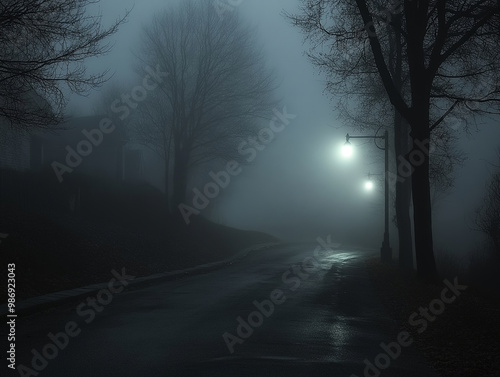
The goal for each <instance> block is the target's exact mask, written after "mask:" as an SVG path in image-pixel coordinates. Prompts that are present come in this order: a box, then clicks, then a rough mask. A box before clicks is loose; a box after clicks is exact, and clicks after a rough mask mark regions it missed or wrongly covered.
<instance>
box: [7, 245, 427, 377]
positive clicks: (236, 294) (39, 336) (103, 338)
mask: <svg viewBox="0 0 500 377" xmlns="http://www.w3.org/2000/svg"><path fill="white" fill-rule="evenodd" d="M315 246H316V245H314V244H310V245H305V244H300V245H299V244H296V245H283V246H280V247H276V248H273V249H268V250H265V251H259V252H255V253H252V254H250V255H249V256H248V257H247V258H245V259H244V260H242V261H240V262H237V263H235V264H233V265H231V266H228V267H226V268H223V269H220V270H217V271H213V272H210V273H207V274H204V275H198V276H192V277H189V278H184V279H180V280H177V281H170V282H164V283H160V284H156V285H153V286H150V287H147V288H133V287H129V288H126V289H125V290H124V291H123V292H120V293H116V294H114V295H113V296H112V299H111V302H110V303H109V304H107V305H98V306H95V307H94V309H93V308H92V306H91V305H90V304H88V303H86V302H85V300H82V302H81V305H80V303H78V302H77V303H73V304H67V305H65V306H61V307H58V308H55V309H51V310H49V311H46V312H43V313H38V314H36V315H32V316H29V317H26V318H19V319H18V324H17V360H16V362H17V364H18V366H19V365H21V364H22V365H23V366H25V367H26V369H24V372H23V373H19V371H16V372H12V371H11V370H9V369H7V368H5V363H3V365H2V373H0V375H1V376H3V375H4V373H3V372H4V371H5V370H7V373H6V375H12V376H31V375H35V374H32V373H31V371H33V372H36V373H37V375H36V376H40V377H101V376H102V377H115V376H116V377H118V376H120V377H129V376H130V377H132V376H134V377H139V376H148V377H165V376H258V377H261V376H313V375H320V376H323V375H325V376H332V377H334V376H344V377H351V376H352V377H354V376H357V377H361V376H365V375H366V376H372V377H375V376H376V374H375V371H374V370H373V369H371V370H366V371H365V369H366V363H365V362H364V360H365V359H368V360H369V361H370V362H372V363H375V361H376V359H377V357H378V359H377V360H378V361H379V363H381V364H380V365H383V364H384V363H386V364H387V363H388V364H387V367H385V365H384V369H383V370H381V371H380V376H398V377H413V376H419V377H420V376H428V377H432V376H436V375H435V374H434V373H433V372H432V371H431V370H430V369H429V368H428V367H426V364H425V361H423V359H422V358H421V357H420V356H418V355H417V353H416V351H415V350H414V348H413V346H411V345H410V346H408V347H401V354H400V355H399V356H397V357H395V358H394V359H393V358H391V357H389V356H387V357H384V356H379V354H381V353H383V350H382V348H381V346H380V343H381V342H385V343H386V344H387V343H390V342H394V341H396V340H397V337H398V333H399V332H400V331H401V329H400V328H399V327H398V326H397V324H396V323H395V322H394V321H393V320H391V319H390V318H389V316H388V315H387V313H386V312H385V309H384V308H383V306H382V305H381V303H380V300H379V299H378V297H377V296H376V294H375V293H374V292H373V290H372V288H371V286H370V282H369V278H368V274H367V270H366V263H365V261H366V259H367V258H371V257H373V256H375V255H376V254H375V253H372V252H362V251H351V250H342V249H340V250H335V251H328V252H326V253H324V254H322V255H321V257H320V258H319V259H320V261H321V264H320V265H316V266H313V265H312V264H311V263H309V262H312V260H311V259H309V260H308V263H305V264H304V265H302V262H303V261H304V260H305V259H306V258H308V257H312V256H313V251H314V249H315ZM112 277H113V276H112V275H111V273H110V279H111V278H112ZM101 299H108V300H109V298H106V297H104V296H102V297H101ZM258 306H260V311H259V309H258ZM78 307H79V310H77V308H78ZM99 310H100V312H99ZM242 323H243V324H242ZM65 328H66V329H67V330H68V329H69V331H68V333H69V334H70V335H74V336H67V337H66V336H65V335H61V334H59V335H58V337H56V339H58V340H59V342H60V346H64V347H62V348H63V349H61V347H59V348H56V346H50V345H48V344H54V343H56V342H55V341H54V340H53V339H54V338H53V339H52V340H51V338H50V337H49V336H48V334H49V333H52V334H58V333H60V332H61V331H65ZM4 348H5V347H2V349H4ZM44 349H45V353H46V354H47V355H48V356H50V357H51V358H52V359H50V360H47V358H46V357H44V359H43V360H40V358H37V357H35V356H34V355H36V354H37V352H40V353H41V355H42V357H43V353H44ZM56 353H57V355H56V356H55V354H56ZM54 356H55V357H54ZM33 359H35V362H33ZM374 367H375V368H376V365H375V366H374ZM28 368H29V369H28ZM30 369H31V371H30ZM37 369H38V370H37ZM380 369H381V368H380ZM365 372H366V374H365ZM353 375H354V376H353Z"/></svg>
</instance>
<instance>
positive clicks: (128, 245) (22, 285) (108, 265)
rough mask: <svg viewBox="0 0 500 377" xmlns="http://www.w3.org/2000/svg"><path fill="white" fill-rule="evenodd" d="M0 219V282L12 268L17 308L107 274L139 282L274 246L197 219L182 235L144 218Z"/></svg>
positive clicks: (10, 213)
mask: <svg viewBox="0 0 500 377" xmlns="http://www.w3.org/2000/svg"><path fill="white" fill-rule="evenodd" d="M0 212H1V214H2V216H1V221H0V225H1V229H2V232H5V233H8V234H9V235H8V237H7V238H6V239H3V240H2V244H1V245H0V247H1V251H2V252H1V253H0V266H1V267H2V268H1V270H0V279H1V280H0V281H2V282H4V281H5V282H6V281H7V265H8V264H10V263H15V264H16V295H17V298H18V300H23V299H26V298H30V297H35V296H39V295H43V294H47V293H52V292H57V291H62V290H66V289H73V288H78V287H82V286H85V285H90V284H96V283H102V282H106V281H108V280H109V279H110V278H111V277H112V275H111V271H112V270H113V269H114V270H117V271H121V270H122V268H125V270H126V272H127V273H128V274H131V275H134V276H138V277H140V276H147V275H151V274H155V273H159V272H166V271H173V270H179V269H184V268H188V267H194V266H197V265H200V264H205V263H210V262H214V261H219V260H223V259H227V258H229V257H231V256H233V255H234V254H235V253H236V252H238V251H239V250H241V249H243V248H245V247H248V246H250V245H253V244H256V243H265V242H273V241H276V240H275V239H274V238H273V237H271V236H268V235H266V234H262V233H258V232H249V231H243V230H237V229H232V228H229V227H225V226H221V225H217V224H214V223H211V222H209V221H207V220H202V219H199V220H197V221H194V222H193V223H192V225H190V226H189V227H185V226H175V225H173V224H172V223H169V222H168V221H167V220H166V219H160V218H158V217H155V218H150V219H149V220H148V218H147V217H146V216H142V217H139V216H136V217H134V218H135V219H136V221H135V223H133V224H123V223H118V222H117V221H110V219H104V218H96V217H92V218H86V217H81V216H78V217H75V216H68V215H60V214H59V215H56V214H52V215H51V216H42V215H40V214H36V213H34V212H29V213H27V212H23V211H22V210H20V209H19V208H9V207H7V206H0ZM3 286H5V290H6V284H5V285H3ZM6 297H7V295H2V300H1V301H2V302H5V301H6Z"/></svg>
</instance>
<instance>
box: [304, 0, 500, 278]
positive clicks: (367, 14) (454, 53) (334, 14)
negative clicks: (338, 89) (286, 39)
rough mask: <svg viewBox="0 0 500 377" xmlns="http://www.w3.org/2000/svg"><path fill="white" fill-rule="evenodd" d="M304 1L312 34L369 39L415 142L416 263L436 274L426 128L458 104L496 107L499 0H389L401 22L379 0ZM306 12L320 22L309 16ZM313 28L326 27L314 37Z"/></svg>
mask: <svg viewBox="0 0 500 377" xmlns="http://www.w3.org/2000/svg"><path fill="white" fill-rule="evenodd" d="M304 3H305V5H304V7H303V11H304V14H305V16H304V17H298V18H297V25H298V26H300V27H302V28H303V30H304V31H305V32H306V33H312V34H313V35H314V38H316V40H317V41H318V40H319V41H324V42H328V41H330V42H331V44H332V45H335V43H337V42H339V41H340V42H342V43H343V44H344V45H348V46H350V47H351V48H357V49H360V48H362V49H363V51H366V48H365V45H367V46H369V48H368V50H369V51H370V54H371V55H372V57H373V61H374V64H375V66H374V68H375V69H374V72H376V73H377V74H378V75H379V77H380V79H381V82H382V84H383V86H384V89H385V91H386V93H387V96H388V98H389V100H390V102H391V104H392V105H393V106H394V107H395V110H396V111H397V112H398V113H399V114H401V116H402V117H403V118H404V119H405V120H406V122H407V123H408V124H409V128H410V136H411V143H412V147H411V150H410V151H409V153H408V154H407V157H408V158H407V160H408V162H409V163H410V166H411V171H412V176H411V181H412V199H413V208H414V233H415V246H416V257H417V258H416V259H417V270H418V273H419V275H421V276H425V277H433V276H435V275H436V267H435V260H434V249H433V236H432V214H431V192H430V153H429V152H430V151H431V150H432V149H433V143H432V142H433V140H432V138H431V132H436V131H437V130H439V128H440V127H443V126H444V125H445V122H444V121H445V119H446V118H447V117H448V116H450V115H451V114H453V112H454V111H456V109H457V107H459V106H460V105H463V106H466V107H468V108H469V109H470V110H471V111H472V112H473V114H481V113H496V114H498V113H499V106H498V104H499V103H500V96H499V94H500V92H499V90H498V86H497V84H498V82H499V81H498V79H499V77H498V75H499V73H500V70H499V68H500V67H499V64H500V63H499V57H500V56H499V55H500V49H499V44H500V43H499V42H500V39H499V35H498V33H499V7H498V4H497V3H495V2H491V1H485V0H483V1H481V0H476V1H461V2H453V3H451V2H447V1H445V0H435V1H417V0H412V1H409V0H406V1H404V2H402V3H399V4H396V5H395V6H393V7H392V8H393V9H397V10H398V12H400V13H401V15H402V16H401V18H400V21H401V22H395V20H394V19H392V18H391V17H389V16H388V13H387V9H382V10H381V9H377V8H376V5H377V4H374V3H370V5H368V3H367V2H366V1H365V0H355V1H354V0H353V1H348V2H344V1H336V0H304ZM381 11H382V12H381ZM346 12H347V13H346ZM389 13H391V11H390V10H389ZM392 13H395V12H392ZM308 14H313V15H315V16H316V18H317V19H319V20H321V22H320V23H318V22H316V23H311V22H309V20H308V17H307V15H308ZM345 14H356V15H357V17H358V22H357V23H356V24H355V25H352V24H349V23H347V22H346V18H345V17H344V16H345ZM384 15H385V16H384ZM387 25H389V26H390V27H391V28H392V29H393V30H395V31H397V32H399V33H400V34H401V36H402V38H403V41H402V45H401V47H402V50H403V56H404V60H403V62H402V64H403V66H404V70H405V71H406V72H408V92H407V93H408V94H407V95H405V93H406V92H405V91H401V90H400V88H398V85H397V82H396V80H395V77H394V73H393V72H391V67H390V60H389V59H388V56H389V55H388V54H387V49H388V46H389V44H388V43H387V42H386V38H387V32H386V31H387ZM318 28H319V29H322V30H324V31H326V32H324V33H322V35H321V36H318V33H317V30H318ZM360 30H361V31H363V34H362V35H363V37H362V38H359V32H360ZM354 37H356V38H354ZM342 43H341V44H340V45H342ZM337 44H338V43H337ZM364 54H365V55H366V52H364ZM330 60H331V59H330ZM356 67H357V65H356V64H351V66H350V69H345V70H344V71H343V72H342V74H343V75H345V76H349V75H350V74H351V71H352V70H353V69H355V68H356ZM340 85H342V83H340ZM472 104H474V106H472ZM443 135H446V133H443Z"/></svg>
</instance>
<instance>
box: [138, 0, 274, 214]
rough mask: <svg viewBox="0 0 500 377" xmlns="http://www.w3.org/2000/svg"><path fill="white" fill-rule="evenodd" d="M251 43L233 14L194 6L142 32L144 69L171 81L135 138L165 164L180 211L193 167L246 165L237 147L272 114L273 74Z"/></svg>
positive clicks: (156, 95)
mask: <svg viewBox="0 0 500 377" xmlns="http://www.w3.org/2000/svg"><path fill="white" fill-rule="evenodd" d="M253 35H254V33H253V32H252V29H250V28H249V27H247V26H245V23H244V21H243V20H242V19H240V18H239V17H238V16H237V14H236V13H233V14H231V17H229V16H228V17H224V19H223V20H221V19H220V17H219V16H218V14H217V13H216V11H215V9H214V7H213V6H212V4H211V3H210V2H206V1H192V0H188V1H183V2H182V4H179V5H178V6H177V7H176V8H170V9H169V10H168V11H164V12H162V13H160V14H158V15H157V16H155V17H154V19H153V20H152V22H151V23H150V25H148V26H147V27H146V28H145V29H144V35H143V39H142V49H141V53H140V56H141V60H142V64H148V65H151V66H155V67H156V66H160V67H161V69H162V70H163V71H165V72H167V73H168V75H167V77H165V80H164V82H163V83H162V85H160V87H159V88H158V89H157V90H155V91H154V92H152V93H151V94H150V95H149V97H148V100H147V101H145V102H144V104H143V106H142V105H141V108H140V109H139V114H140V116H139V119H137V121H136V122H134V125H135V126H136V131H138V132H137V133H136V136H137V137H138V138H140V139H142V141H143V142H144V143H145V144H147V145H149V146H150V147H152V148H153V149H154V150H156V151H157V152H158V153H159V154H160V155H161V156H162V157H163V158H164V159H165V162H166V163H165V166H166V171H165V179H166V186H167V187H168V184H169V183H172V193H171V205H170V207H171V208H175V210H177V208H178V206H179V205H180V204H181V203H183V202H184V200H185V199H186V191H187V185H188V182H189V174H190V172H192V169H193V168H194V167H195V166H200V165H203V164H207V163H210V162H213V161H214V160H215V161H217V160H219V161H220V160H228V159H238V158H239V157H241V156H240V155H238V153H237V147H236V145H237V144H236V143H237V142H238V141H239V140H240V139H241V137H243V136H245V135H246V134H248V133H249V132H255V130H256V128H257V127H259V125H260V124H261V123H262V120H263V119H265V118H266V117H267V118H269V116H270V115H271V114H272V106H273V100H272V93H273V90H274V89H275V85H274V80H273V73H272V72H270V71H269V70H268V69H267V67H266V64H265V61H264V59H263V55H262V53H261V51H260V50H259V49H257V48H256V42H255V40H254V37H253Z"/></svg>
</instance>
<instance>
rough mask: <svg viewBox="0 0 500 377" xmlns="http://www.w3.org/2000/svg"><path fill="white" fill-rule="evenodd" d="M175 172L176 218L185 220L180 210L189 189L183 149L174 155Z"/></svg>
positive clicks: (174, 197)
mask: <svg viewBox="0 0 500 377" xmlns="http://www.w3.org/2000/svg"><path fill="white" fill-rule="evenodd" d="M173 163H174V167H173V169H174V172H173V177H172V178H173V185H172V186H173V187H172V204H173V206H172V207H173V211H174V214H175V215H174V220H179V221H181V222H184V219H183V217H182V215H181V213H180V211H179V205H180V204H182V203H184V204H187V205H189V204H188V203H185V200H186V190H187V157H186V156H185V151H184V150H183V149H177V148H176V153H175V156H174V161H173Z"/></svg>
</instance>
